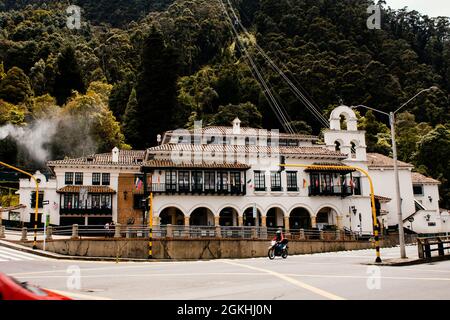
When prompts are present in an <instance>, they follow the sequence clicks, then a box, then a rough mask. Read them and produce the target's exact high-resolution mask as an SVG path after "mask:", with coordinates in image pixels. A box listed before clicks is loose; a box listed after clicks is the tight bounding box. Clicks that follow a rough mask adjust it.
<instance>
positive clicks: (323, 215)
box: [316, 205, 341, 229]
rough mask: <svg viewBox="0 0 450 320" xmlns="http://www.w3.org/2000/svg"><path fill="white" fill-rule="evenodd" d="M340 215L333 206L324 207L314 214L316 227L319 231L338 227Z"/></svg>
mask: <svg viewBox="0 0 450 320" xmlns="http://www.w3.org/2000/svg"><path fill="white" fill-rule="evenodd" d="M340 217H341V215H340V213H339V211H338V210H337V209H336V208H335V207H334V206H329V205H324V206H322V207H321V208H320V209H319V210H317V213H316V225H317V227H318V228H319V229H326V228H329V227H331V226H335V227H338V226H339V221H338V220H339V219H340Z"/></svg>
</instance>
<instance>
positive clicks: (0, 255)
mask: <svg viewBox="0 0 450 320" xmlns="http://www.w3.org/2000/svg"><path fill="white" fill-rule="evenodd" d="M0 257H1V258H5V259H8V260H13V261H21V259H19V258H16V257H12V256H7V255H5V254H1V253H0Z"/></svg>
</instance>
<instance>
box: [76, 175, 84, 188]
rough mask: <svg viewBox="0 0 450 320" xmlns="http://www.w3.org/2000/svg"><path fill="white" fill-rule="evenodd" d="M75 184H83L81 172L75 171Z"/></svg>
mask: <svg viewBox="0 0 450 320" xmlns="http://www.w3.org/2000/svg"><path fill="white" fill-rule="evenodd" d="M75 184H76V185H82V184H83V172H75Z"/></svg>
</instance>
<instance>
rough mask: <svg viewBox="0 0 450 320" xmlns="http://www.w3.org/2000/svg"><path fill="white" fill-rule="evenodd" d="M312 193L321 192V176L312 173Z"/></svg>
mask: <svg viewBox="0 0 450 320" xmlns="http://www.w3.org/2000/svg"><path fill="white" fill-rule="evenodd" d="M309 188H310V192H312V193H313V194H316V193H319V192H320V174H319V173H311V175H310V187H309Z"/></svg>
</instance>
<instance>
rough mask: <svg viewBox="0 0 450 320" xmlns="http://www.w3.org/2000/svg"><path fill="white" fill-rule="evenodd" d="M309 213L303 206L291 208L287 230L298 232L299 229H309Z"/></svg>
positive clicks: (310, 222) (310, 226)
mask: <svg viewBox="0 0 450 320" xmlns="http://www.w3.org/2000/svg"><path fill="white" fill-rule="evenodd" d="M311 217H312V214H311V211H310V210H308V209H307V208H305V207H303V206H297V207H295V208H293V209H292V210H291V211H290V213H289V229H290V230H291V231H292V230H299V229H311V228H312V221H311Z"/></svg>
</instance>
